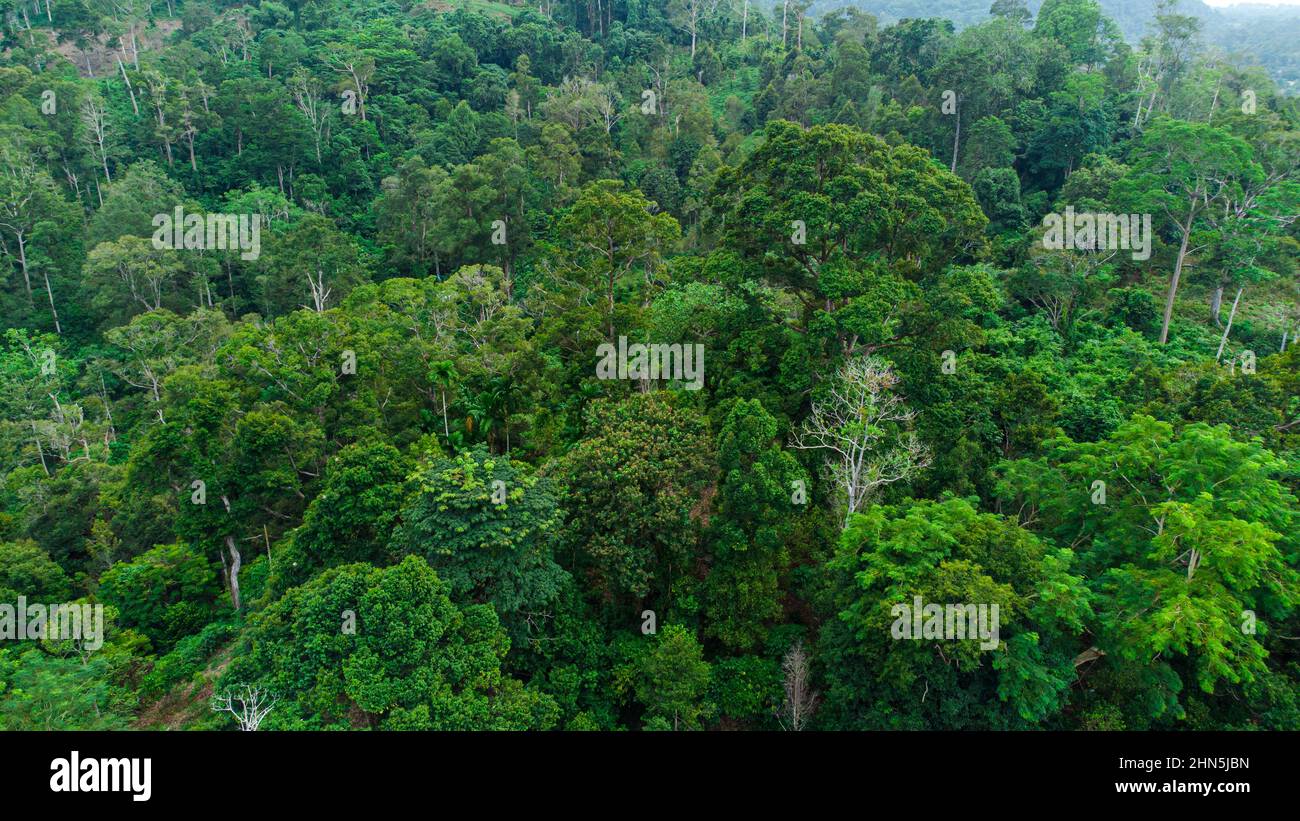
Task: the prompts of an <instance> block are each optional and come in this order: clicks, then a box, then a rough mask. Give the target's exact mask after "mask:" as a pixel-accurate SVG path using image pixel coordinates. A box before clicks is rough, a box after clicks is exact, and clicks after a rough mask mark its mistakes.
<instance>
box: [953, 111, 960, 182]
mask: <svg viewBox="0 0 1300 821" xmlns="http://www.w3.org/2000/svg"><path fill="white" fill-rule="evenodd" d="M953 110H954V111H955V112H956V116H957V128H956V133H955V134H954V135H953V138H952V169H951V170H952V173H954V174H956V173H957V154H958V152H959V151H960V150H961V97H957V99H956V105H955V107H954V109H953Z"/></svg>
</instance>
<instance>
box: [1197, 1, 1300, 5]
mask: <svg viewBox="0 0 1300 821" xmlns="http://www.w3.org/2000/svg"><path fill="white" fill-rule="evenodd" d="M1245 3H1254V4H1258V5H1264V6H1300V0H1262V2H1261V0H1205V4H1206V5H1207V6H1240V5H1242V4H1245Z"/></svg>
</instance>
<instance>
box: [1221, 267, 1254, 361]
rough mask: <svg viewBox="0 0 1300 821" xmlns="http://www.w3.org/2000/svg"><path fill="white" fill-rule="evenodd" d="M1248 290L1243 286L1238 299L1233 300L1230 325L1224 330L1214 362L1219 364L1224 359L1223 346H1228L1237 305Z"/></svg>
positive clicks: (1239, 290)
mask: <svg viewBox="0 0 1300 821" xmlns="http://www.w3.org/2000/svg"><path fill="white" fill-rule="evenodd" d="M1244 290H1246V288H1245V287H1244V286H1243V287H1241V288H1238V289H1237V298H1236V299H1234V300H1232V310H1231V311H1228V324H1227V326H1226V327H1224V329H1223V336H1221V337H1220V338H1219V351H1218V353H1216V354H1215V355H1214V361H1215V362H1218V361H1219V360H1220V359H1222V358H1223V346H1224V345H1227V344H1228V332H1229V331H1231V330H1232V320H1233V318H1234V317H1235V316H1236V315H1237V303H1238V302H1240V301H1241V292H1242V291H1244Z"/></svg>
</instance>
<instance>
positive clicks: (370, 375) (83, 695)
mask: <svg viewBox="0 0 1300 821" xmlns="http://www.w3.org/2000/svg"><path fill="white" fill-rule="evenodd" d="M895 5H897V4H895ZM925 5H926V8H927V9H930V8H931V7H933V12H931V15H932V16H922V15H919V14H918V15H914V16H909V17H908V18H907V19H900V20H898V21H897V22H892V23H885V22H882V21H880V20H877V19H876V18H875V17H873V16H872V15H870V14H867V13H864V12H862V11H860V10H858V9H854V8H844V9H838V10H834V11H828V12H827V13H824V14H813V13H812V11H813V10H814V7H813V6H812V4H810V3H808V2H807V0H798V2H790V3H784V2H782V3H777V4H776V5H775V6H772V5H771V4H769V3H759V2H754V3H750V2H747V0H667V2H662V1H661V0H603V1H602V0H582V2H578V0H573V1H572V2H552V0H541V2H539V3H536V4H524V5H511V4H509V3H506V2H495V1H494V0H450V2H440V1H435V2H431V3H418V4H411V3H408V2H405V0H347V1H346V2H344V1H343V0H283V2H281V1H280V0H261V2H248V3H234V2H224V0H164V2H149V3H145V2H143V1H142V0H6V2H5V16H4V28H3V44H2V47H3V52H2V54H0V91H2V93H0V100H2V102H0V273H3V280H0V319H2V323H0V327H3V329H4V330H3V338H0V639H3V641H0V728H4V729H117V728H130V727H135V728H163V727H165V728H186V729H233V728H236V727H240V728H244V729H256V728H258V727H260V728H262V729H336V728H344V729H347V728H351V729H568V730H575V729H595V730H616V729H655V730H658V729H664V730H685V729H711V728H733V729H787V730H798V729H805V728H807V729H845V730H857V729H921V728H932V729H1020V728H1056V729H1132V730H1141V729H1171V728H1190V729H1256V728H1262V729H1283V728H1285V729H1300V687H1298V685H1300V655H1298V652H1300V651H1298V648H1297V644H1296V637H1297V636H1300V610H1298V609H1297V607H1298V606H1300V575H1298V571H1300V500H1298V499H1297V496H1298V495H1300V344H1296V342H1297V337H1300V281H1298V279H1297V273H1298V271H1297V264H1298V263H1300V254H1298V253H1297V250H1298V249H1300V245H1298V244H1297V241H1298V240H1300V227H1298V226H1297V221H1296V216H1297V214H1298V213H1300V173H1298V166H1300V107H1298V106H1297V99H1296V98H1295V97H1291V96H1287V95H1285V94H1283V93H1281V92H1280V91H1279V88H1278V85H1277V83H1276V82H1275V80H1274V78H1273V77H1270V74H1269V71H1268V70H1266V69H1264V68H1260V67H1257V66H1254V65H1252V64H1249V63H1238V62H1234V61H1233V60H1232V59H1228V58H1225V57H1224V55H1223V54H1222V53H1221V52H1220V51H1218V50H1216V49H1213V48H1211V47H1210V46H1208V45H1207V44H1206V43H1207V39H1210V38H1208V37H1207V35H1209V34H1211V32H1209V31H1207V27H1206V25H1204V24H1203V22H1202V20H1201V19H1200V18H1198V17H1196V16H1193V15H1191V14H1189V13H1187V10H1185V9H1180V8H1179V7H1178V5H1177V4H1176V3H1173V2H1163V3H1162V4H1161V5H1160V6H1159V8H1158V9H1156V13H1155V14H1154V15H1152V16H1150V17H1148V18H1145V19H1144V21H1143V26H1144V35H1143V36H1142V37H1141V38H1140V39H1136V40H1130V39H1126V37H1125V32H1126V28H1125V27H1124V26H1121V25H1120V24H1118V23H1116V22H1115V21H1114V20H1113V19H1112V18H1111V17H1109V16H1108V15H1107V10H1108V9H1112V8H1114V5H1113V4H1109V3H1102V4H1101V5H1099V4H1098V2H1097V0H1044V2H1042V3H1041V4H1038V3H1035V4H1033V5H1032V7H1031V6H1029V5H1027V4H1026V3H1025V2H1023V0H996V1H995V2H993V3H992V5H991V8H981V9H979V11H980V15H979V18H978V19H962V20H959V21H957V22H961V23H963V25H960V26H959V25H957V24H956V23H955V22H954V20H953V19H944V17H943V16H942V13H943V12H944V8H943V6H942V4H925ZM961 5H963V7H964V5H966V4H961ZM1129 5H1131V4H1128V5H1126V6H1125V7H1126V8H1128V6H1129ZM1290 45H1291V46H1294V43H1291V44H1290ZM20 602H28V603H48V604H50V605H53V604H57V603H65V604H68V605H72V604H75V605H77V606H81V605H85V606H86V607H87V609H86V611H85V612H87V613H90V612H93V608H96V607H99V608H102V609H101V610H100V612H102V619H103V621H102V630H99V631H91V630H90V629H89V626H88V625H89V623H90V620H88V621H87V624H86V625H83V627H84V628H85V629H84V630H82V631H81V634H80V635H66V634H60V633H58V632H56V631H53V630H46V631H44V633H41V632H39V631H38V632H36V633H31V632H29V631H30V624H28V625H27V627H28V631H24V630H22V629H18V627H17V624H16V618H17V613H16V610H15V608H16V607H18V606H19V603H20ZM78 612H80V611H78ZM936 613H938V614H940V615H938V616H936V615H935V614H936ZM22 616H23V618H25V617H26V613H23V614H22ZM63 626H64V627H66V626H67V623H66V621H65V622H64V624H63ZM958 628H961V629H962V630H963V631H965V632H964V633H957V634H956V635H954V631H955V630H957V629H958ZM967 628H968V629H967Z"/></svg>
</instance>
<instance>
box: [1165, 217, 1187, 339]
mask: <svg viewBox="0 0 1300 821" xmlns="http://www.w3.org/2000/svg"><path fill="white" fill-rule="evenodd" d="M1195 209H1196V205H1195V204H1194V203H1193V205H1192V210H1191V211H1189V212H1188V214H1187V224H1186V225H1180V226H1179V229H1180V230H1181V231H1182V234H1183V239H1182V241H1181V242H1180V243H1179V245H1178V259H1177V260H1175V261H1174V275H1173V277H1172V278H1171V279H1170V280H1169V293H1168V294H1166V295H1165V318H1164V324H1163V325H1162V326H1161V327H1160V344H1161V345H1164V344H1165V343H1166V342H1168V341H1169V322H1170V320H1171V319H1172V318H1173V316H1174V296H1176V295H1177V294H1178V280H1180V279H1182V276H1183V260H1185V259H1186V258H1187V244H1188V242H1189V241H1190V240H1191V237H1192V221H1193V219H1194V218H1195Z"/></svg>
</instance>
